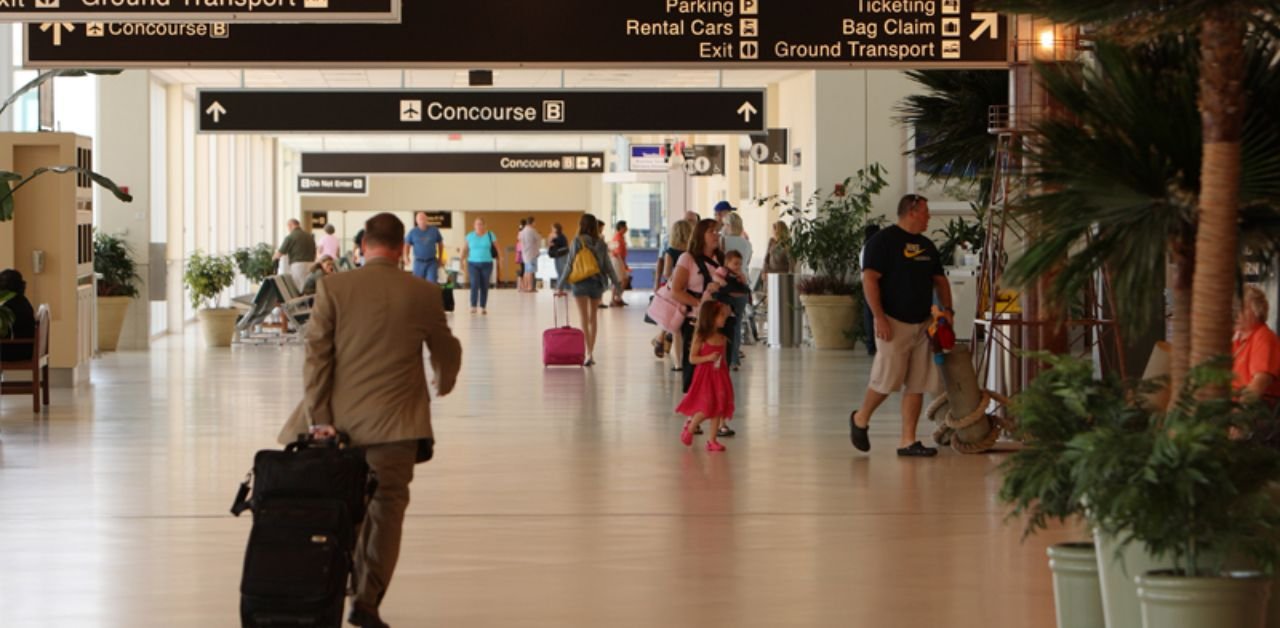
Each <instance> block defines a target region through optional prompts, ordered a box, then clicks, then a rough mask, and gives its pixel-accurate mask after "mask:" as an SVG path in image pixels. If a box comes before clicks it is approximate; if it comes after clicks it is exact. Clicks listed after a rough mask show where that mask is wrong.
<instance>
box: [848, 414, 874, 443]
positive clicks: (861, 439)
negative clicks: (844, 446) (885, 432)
mask: <svg viewBox="0 0 1280 628" xmlns="http://www.w3.org/2000/svg"><path fill="white" fill-rule="evenodd" d="M857 415H858V413H857V411H856V410H855V411H854V412H852V413H850V414H849V441H850V442H852V443H853V447H854V449H857V450H858V451H871V435H870V431H871V426H869V425H868V426H867V427H858V423H857V422H856V420H855V418H854V417H856V416H857Z"/></svg>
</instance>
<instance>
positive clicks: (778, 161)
mask: <svg viewBox="0 0 1280 628" xmlns="http://www.w3.org/2000/svg"><path fill="white" fill-rule="evenodd" d="M787 138H788V134H787V130H786V129H769V130H768V131H767V132H765V133H763V134H760V135H755V134H753V135H751V140H750V141H751V148H750V149H749V151H750V152H749V155H750V156H751V161H754V162H756V163H758V164H764V165H770V166H781V165H783V164H785V163H787Z"/></svg>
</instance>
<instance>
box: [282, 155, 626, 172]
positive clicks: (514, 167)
mask: <svg viewBox="0 0 1280 628" xmlns="http://www.w3.org/2000/svg"><path fill="white" fill-rule="evenodd" d="M302 170H303V172H333V173H343V172H366V173H378V174H422V173H454V174H469V173H530V172H532V173H583V174H598V173H602V172H604V153H304V154H303V155H302Z"/></svg>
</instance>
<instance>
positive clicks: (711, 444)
mask: <svg viewBox="0 0 1280 628" xmlns="http://www.w3.org/2000/svg"><path fill="white" fill-rule="evenodd" d="M724 450H725V446H724V445H721V444H720V443H717V442H715V441H713V440H709V441H707V451H724Z"/></svg>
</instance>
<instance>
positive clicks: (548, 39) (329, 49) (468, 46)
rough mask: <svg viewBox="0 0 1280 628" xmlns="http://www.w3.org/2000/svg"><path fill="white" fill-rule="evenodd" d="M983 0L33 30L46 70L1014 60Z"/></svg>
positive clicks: (530, 2) (641, 1)
mask: <svg viewBox="0 0 1280 628" xmlns="http://www.w3.org/2000/svg"><path fill="white" fill-rule="evenodd" d="M86 1H95V2H101V1H106V0H86ZM174 1H175V2H176V1H178V0H174ZM184 1H185V0H184ZM191 1H196V0H191ZM201 1H212V2H218V1H224V0H201ZM226 1H231V0H226ZM237 1H248V0H237ZM260 1H268V0H260ZM975 3H976V0H626V1H625V2H624V1H609V2H606V1H603V0H468V1H466V2H454V1H450V2H444V1H440V2H436V1H432V2H428V1H425V0H424V1H419V2H407V3H405V5H404V6H403V8H402V10H401V13H402V19H403V21H402V23H400V24H273V25H261V24H240V23H237V24H230V25H228V26H227V27H226V29H225V30H224V31H220V32H218V33H216V34H207V35H193V34H189V33H184V34H172V35H162V34H156V35H146V34H136V35H122V34H116V33H113V32H111V31H110V30H109V29H106V30H103V29H99V30H96V31H94V32H93V33H92V34H90V33H89V32H86V29H84V28H75V29H73V30H71V31H68V32H62V31H58V32H57V33H56V34H57V35H58V41H56V42H55V41H54V37H53V34H51V33H49V32H46V31H41V30H40V29H39V28H38V27H32V28H30V29H29V30H28V37H27V46H28V52H27V56H28V64H29V65H31V66H33V67H58V66H64V67H65V66H74V67H104V66H110V67H121V66H129V65H146V66H148V67H155V68H162V67H178V66H200V65H205V66H224V67H231V66H234V67H253V66H254V65H270V66H273V67H281V66H287V65H311V66H338V65H359V66H361V67H394V68H404V67H415V66H417V67H424V66H443V65H451V66H476V67H504V66H522V67H530V66H541V67H556V68H565V67H569V68H572V67H582V66H587V65H591V66H598V65H600V64H610V63H612V64H625V65H629V66H637V65H639V66H643V65H646V64H651V65H655V66H658V65H660V66H663V67H671V66H676V65H678V66H706V67H748V66H773V67H828V66H829V67H901V66H908V65H909V66H910V67H927V66H938V67H955V68H966V67H968V68H984V67H985V68H990V67H1000V66H1002V65H1004V64H1006V62H1007V59H1008V41H1009V40H1008V36H1009V33H1008V28H1007V24H1006V23H1005V20H1004V19H1003V18H1002V17H1001V16H999V15H997V14H995V13H991V12H986V11H980V10H978V9H977V8H975V6H974V4H975ZM54 30H57V29H54Z"/></svg>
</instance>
